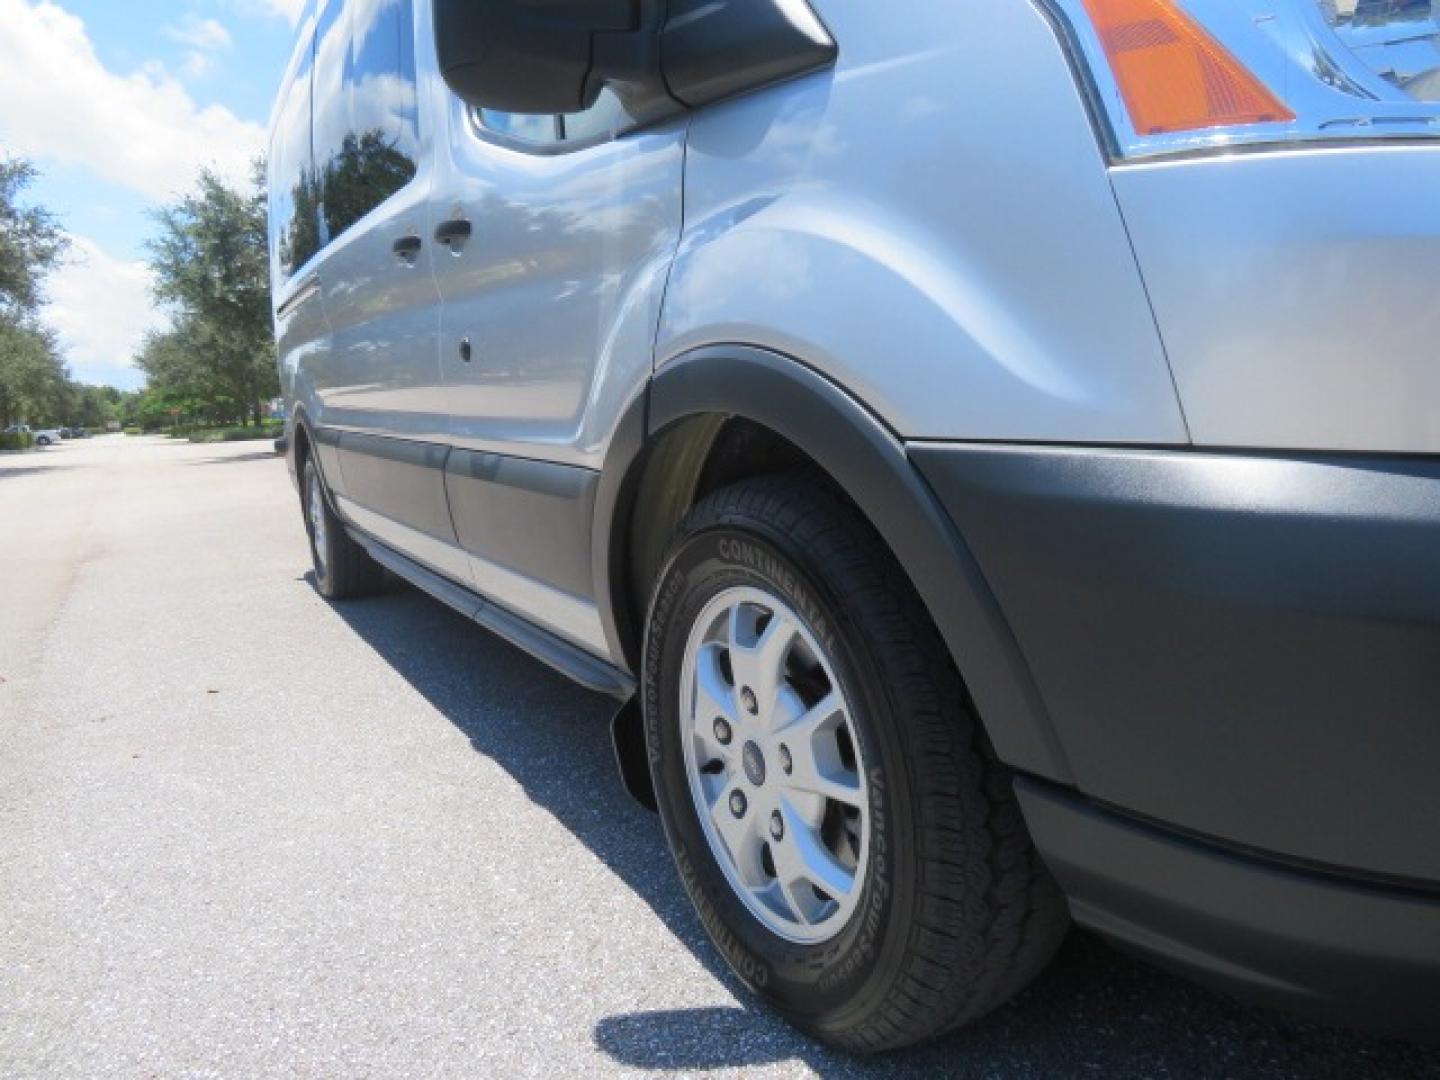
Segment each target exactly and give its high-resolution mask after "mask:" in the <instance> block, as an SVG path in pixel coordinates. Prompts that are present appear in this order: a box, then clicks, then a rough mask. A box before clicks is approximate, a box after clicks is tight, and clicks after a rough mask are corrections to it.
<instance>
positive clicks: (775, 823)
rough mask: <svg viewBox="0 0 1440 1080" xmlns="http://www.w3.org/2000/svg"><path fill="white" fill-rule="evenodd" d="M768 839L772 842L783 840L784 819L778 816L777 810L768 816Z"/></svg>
mask: <svg viewBox="0 0 1440 1080" xmlns="http://www.w3.org/2000/svg"><path fill="white" fill-rule="evenodd" d="M770 837H771V839H773V840H784V839H785V819H784V818H782V817H781V816H780V811H779V810H776V811H775V812H774V813H773V814H771V815H770Z"/></svg>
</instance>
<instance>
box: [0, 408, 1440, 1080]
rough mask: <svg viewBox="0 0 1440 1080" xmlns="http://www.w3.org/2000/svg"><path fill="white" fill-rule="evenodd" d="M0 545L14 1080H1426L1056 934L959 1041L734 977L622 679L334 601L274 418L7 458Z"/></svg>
mask: <svg viewBox="0 0 1440 1080" xmlns="http://www.w3.org/2000/svg"><path fill="white" fill-rule="evenodd" d="M0 553H3V558H0V680H3V681H0V1076H5V1077H10V1076H14V1077H48V1076H65V1077H70V1076H74V1077H109V1076H123V1077H151V1076H162V1077H170V1076H224V1077H259V1076H307V1077H310V1076H314V1077H321V1076H323V1077H350V1076H373V1077H386V1078H391V1077H412V1076H413V1077H432V1076H453V1077H519V1076H581V1075H584V1076H604V1075H641V1074H645V1073H651V1072H655V1071H663V1072H679V1073H710V1072H711V1071H712V1070H713V1071H715V1072H716V1073H718V1074H719V1075H726V1074H733V1075H737V1076H738V1075H744V1076H756V1077H759V1076H806V1075H815V1074H818V1075H824V1076H897V1077H899V1076H910V1075H915V1076H920V1075H928V1076H934V1075H954V1076H962V1077H996V1078H1001V1077H1036V1078H1041V1077H1043V1078H1064V1077H1104V1078H1123V1077H1336V1078H1340V1077H1344V1078H1347V1080H1352V1078H1356V1077H1381V1078H1386V1080H1392V1078H1405V1077H1440V1059H1437V1056H1436V1054H1435V1052H1433V1051H1428V1050H1425V1049H1422V1048H1419V1047H1415V1046H1409V1045H1404V1044H1399V1043H1390V1042H1384V1041H1379V1040H1373V1039H1369V1038H1366V1037H1364V1036H1360V1035H1355V1034H1351V1033H1346V1032H1342V1031H1338V1030H1334V1029H1329V1028H1322V1027H1316V1026H1311V1025H1307V1024H1303V1023H1299V1022H1295V1021H1291V1020H1288V1019H1285V1018H1282V1017H1276V1016H1272V1015H1271V1014H1268V1013H1265V1012H1261V1011H1257V1010H1253V1009H1249V1008H1245V1007H1242V1006H1239V1005H1236V1004H1232V1003H1231V1002H1229V1001H1227V1000H1226V999H1224V998H1221V997H1217V996H1214V995H1212V994H1210V993H1208V992H1206V991H1204V990H1200V989H1196V988H1194V987H1191V986H1190V985H1189V984H1187V983H1184V982H1182V981H1180V980H1178V979H1176V978H1173V977H1171V976H1170V975H1167V974H1164V973H1162V972H1159V971H1157V970H1154V969H1152V968H1150V967H1148V966H1146V965H1143V964H1140V963H1138V962H1135V961H1132V960H1130V959H1128V958H1126V957H1124V956H1122V955H1121V954H1119V953H1117V952H1116V951H1114V950H1112V949H1111V948H1109V947H1108V946H1106V945H1104V944H1102V943H1101V942H1099V941H1097V940H1096V939H1094V938H1092V937H1090V936H1088V935H1083V934H1078V933H1077V934H1075V935H1072V937H1071V940H1070V942H1069V944H1068V945H1067V946H1066V948H1065V949H1064V951H1063V952H1062V954H1061V956H1060V957H1059V959H1058V961H1057V962H1056V964H1055V966H1054V967H1053V969H1052V970H1051V971H1050V972H1049V973H1048V974H1047V975H1046V977H1045V978H1044V979H1043V980H1042V981H1041V982H1040V983H1039V984H1038V985H1036V986H1035V987H1034V988H1033V989H1032V990H1030V991H1029V992H1028V993H1026V994H1025V995H1024V996H1022V997H1021V998H1020V999H1019V1000H1018V1001H1016V1002H1015V1003H1014V1004H1012V1005H1010V1006H1008V1007H1006V1008H1004V1009H1002V1010H1000V1011H999V1012H998V1013H997V1014H995V1015H994V1016H992V1017H991V1018H990V1019H988V1020H987V1021H985V1022H983V1023H982V1024H980V1025H979V1026H978V1027H976V1028H974V1029H972V1030H970V1031H966V1032H962V1033H960V1034H957V1035H954V1036H952V1037H950V1038H948V1039H946V1040H944V1041H942V1042H940V1043H938V1044H935V1045H933V1046H929V1047H926V1048H923V1049H921V1050H918V1051H912V1052H909V1053H906V1054H902V1055H896V1056H891V1057H886V1058H880V1059H876V1060H869V1061H857V1060H855V1059H851V1058H846V1057H843V1056H840V1055H836V1054H832V1053H830V1052H828V1051H826V1050H824V1049H822V1048H819V1047H817V1046H816V1045H814V1044H813V1043H810V1042H808V1041H807V1040H805V1039H804V1038H802V1037H800V1036H798V1035H796V1034H795V1033H794V1032H793V1031H792V1030H791V1029H789V1028H788V1027H786V1026H785V1025H784V1024H783V1023H781V1022H780V1021H778V1020H777V1019H775V1018H774V1017H773V1016H771V1015H770V1014H768V1013H767V1012H765V1011H764V1010H763V1009H762V1008H760V1007H759V1006H757V1005H756V1004H754V1003H753V1002H752V1001H750V1000H749V999H748V997H747V996H746V994H745V992H744V990H743V989H742V988H741V987H740V986H739V985H738V983H736V982H735V980H734V979H732V978H731V977H730V975H729V974H728V973H727V972H726V971H725V970H724V969H723V967H722V966H721V965H720V963H719V961H718V958H717V956H716V954H715V952H714V950H712V949H711V948H710V946H709V944H708V942H707V941H706V940H705V938H704V935H703V933H702V932H701V930H700V927H699V924H698V922H697V921H696V919H695V918H694V917H693V916H692V914H691V911H690V908H689V904H688V902H687V900H686V898H685V896H684V894H683V892H682V890H681V888H680V885H679V882H678V880H677V878H676V876H675V874H674V872H673V870H672V867H671V865H670V862H669V858H668V856H667V855H666V853H665V851H664V848H663V845H662V840H661V837H660V830H659V827H658V824H657V823H656V821H655V819H654V818H653V817H652V816H651V815H649V814H647V813H646V812H645V811H643V810H641V809H639V808H638V807H636V806H634V805H632V804H631V803H630V801H629V800H628V798H627V796H626V795H625V794H624V792H623V791H622V790H621V787H620V785H619V782H618V780H617V779H616V777H615V775H614V768H613V764H612V759H611V752H610V747H609V738H608V733H607V721H608V718H609V713H610V709H611V706H610V704H609V703H608V702H607V701H606V700H604V699H601V698H598V697H595V696H593V695H590V694H587V693H585V692H583V691H581V690H579V689H576V688H574V687H573V686H571V685H570V684H568V683H567V682H565V681H564V680H563V679H561V678H560V677H558V676H556V675H555V674H553V673H551V672H550V671H549V670H548V669H547V668H544V667H542V666H541V665H539V664H537V663H535V662H533V661H531V660H530V659H529V658H527V657H526V656H524V655H523V654H521V653H519V652H517V651H515V650H514V649H512V648H510V647H509V646H507V645H505V644H503V643H502V642H500V641H499V640H497V639H496V638H494V637H492V636H490V635H489V634H487V633H486V632H484V631H482V630H480V629H478V628H476V627H474V626H472V625H471V624H469V623H467V622H466V621H464V620H463V619H461V618H460V617H459V616H457V615H454V614H453V613H451V612H450V611H449V610H448V609H446V608H444V607H441V606H440V605H439V604H436V603H434V602H433V601H431V600H429V599H427V598H426V597H424V596H422V595H421V594H419V593H417V592H415V591H414V590H412V589H409V588H408V587H405V586H403V585H399V584H396V585H395V586H394V587H393V588H391V589H390V590H389V591H388V592H387V593H386V594H385V595H383V596H381V597H378V598H375V599H372V600H366V601H360V602H354V603H349V604H344V605H335V606H332V605H330V604H327V603H326V602H325V601H323V600H322V599H321V598H320V597H319V596H317V595H316V594H315V592H314V590H313V589H312V588H311V585H310V582H309V580H308V577H307V575H308V572H309V562H308V555H307V551H306V545H305V540H304V534H303V532H302V528H301V523H300V514H299V510H298V507H297V503H296V500H295V497H294V494H293V492H292V489H291V487H290V483H289V480H288V477H287V475H286V471H285V466H284V463H283V461H281V460H280V459H278V458H276V457H274V456H273V455H272V454H271V453H269V444H268V443H253V444H237V445H228V446H192V445H189V444H183V443H176V442H172V441H169V440H166V439H161V438H127V437H123V436H113V437H108V438H100V439H94V440H91V441H88V442H83V443H68V444H65V445H63V446H60V447H57V448H55V449H53V450H49V451H46V452H42V453H29V454H21V455H14V456H6V457H3V458H0ZM1437 1019H1440V1003H1437Z"/></svg>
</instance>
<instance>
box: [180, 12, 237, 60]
mask: <svg viewBox="0 0 1440 1080" xmlns="http://www.w3.org/2000/svg"><path fill="white" fill-rule="evenodd" d="M165 36H166V37H168V38H169V39H170V40H171V41H178V42H179V43H180V44H181V45H189V46H190V47H191V48H192V49H197V50H199V51H200V52H220V51H221V50H223V49H228V48H230V45H231V41H230V31H229V30H226V29H225V26H224V24H223V23H221V22H220V21H219V20H218V19H202V18H200V16H198V15H196V14H195V13H194V12H193V11H192V12H190V13H189V14H188V15H186V16H185V18H184V19H182V20H181V21H180V23H179V24H178V25H176V24H171V25H170V26H167V27H165Z"/></svg>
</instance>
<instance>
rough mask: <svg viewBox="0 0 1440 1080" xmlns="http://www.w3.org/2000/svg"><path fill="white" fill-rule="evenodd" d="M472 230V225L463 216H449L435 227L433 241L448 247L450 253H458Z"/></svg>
mask: <svg viewBox="0 0 1440 1080" xmlns="http://www.w3.org/2000/svg"><path fill="white" fill-rule="evenodd" d="M474 231H475V228H474V226H473V225H471V224H470V222H469V221H468V220H466V219H465V218H451V219H450V220H449V221H442V222H441V223H440V224H439V225H437V226H436V227H435V242H436V243H437V244H440V245H442V246H444V247H447V248H449V249H450V252H451V254H453V255H458V254H459V253H460V250H461V249H462V248H463V247H464V246H465V242H466V241H467V240H469V239H470V235H471V233H473V232H474Z"/></svg>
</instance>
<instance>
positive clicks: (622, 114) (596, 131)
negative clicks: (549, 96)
mask: <svg viewBox="0 0 1440 1080" xmlns="http://www.w3.org/2000/svg"><path fill="white" fill-rule="evenodd" d="M560 119H561V121H562V122H563V123H564V125H565V126H564V134H565V141H566V142H589V141H590V140H592V139H598V138H603V137H606V136H610V135H614V134H615V133H616V132H619V131H623V130H624V129H625V128H627V127H629V125H630V123H631V119H630V114H629V113H628V112H626V110H625V106H624V105H622V104H621V103H620V98H619V97H617V96H616V94H615V92H614V91H613V90H611V89H610V88H609V87H608V86H607V87H605V89H603V90H601V91H600V96H599V97H598V98H596V99H595V104H594V105H591V106H590V108H588V109H586V110H585V111H584V112H582V113H571V114H570V115H569V116H562V117H561V118H560Z"/></svg>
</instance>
